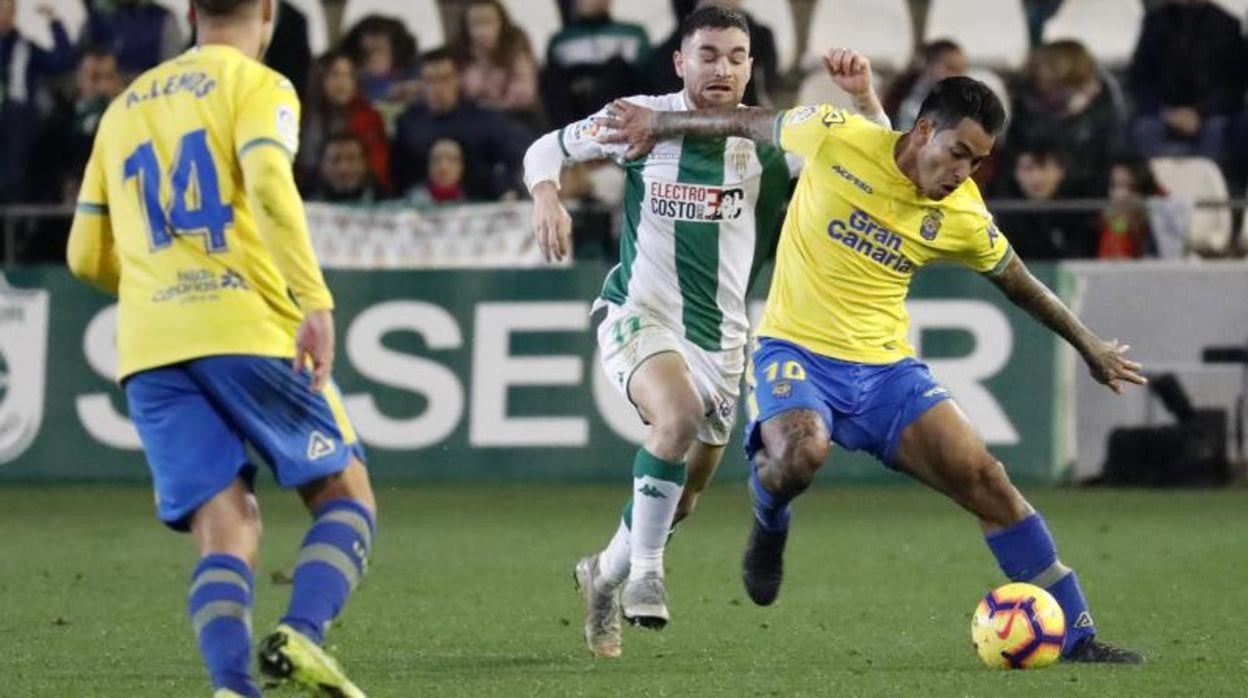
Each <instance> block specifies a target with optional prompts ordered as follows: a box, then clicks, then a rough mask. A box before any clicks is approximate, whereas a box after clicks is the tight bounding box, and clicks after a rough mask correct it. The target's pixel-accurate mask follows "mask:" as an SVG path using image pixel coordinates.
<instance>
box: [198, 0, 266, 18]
mask: <svg viewBox="0 0 1248 698" xmlns="http://www.w3.org/2000/svg"><path fill="white" fill-rule="evenodd" d="M257 1H258V0H194V2H195V11H196V12H198V13H200V14H202V15H205V16H207V17H229V16H230V15H232V14H234V13H235V12H238V11H239V10H240V9H242V8H243V7H245V6H247V5H254V4H256V2H257Z"/></svg>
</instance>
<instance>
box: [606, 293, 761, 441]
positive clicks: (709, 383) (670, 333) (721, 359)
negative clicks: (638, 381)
mask: <svg viewBox="0 0 1248 698" xmlns="http://www.w3.org/2000/svg"><path fill="white" fill-rule="evenodd" d="M606 307H607V316H606V318H605V319H603V321H602V322H601V323H600V324H599V325H598V348H599V349H600V350H601V352H602V367H603V369H605V370H606V372H607V376H609V377H610V378H611V384H612V385H614V386H615V387H616V389H617V390H619V391H620V393H621V394H622V395H624V398H625V399H627V400H629V401H630V402H632V400H631V398H629V397H628V384H629V381H630V380H632V377H633V372H634V371H636V370H637V367H638V366H640V365H641V364H642V362H644V361H645V360H646V359H648V358H650V357H652V356H654V355H655V354H661V353H663V352H668V351H670V352H675V353H677V354H680V355H681V357H683V358H684V360H685V366H687V367H688V368H689V373H690V374H692V375H693V384H694V385H695V386H696V387H697V389H698V394H699V395H700V396H701V398H702V405H703V407H704V410H705V411H704V413H703V414H704V419H703V420H702V424H701V425H700V426H699V427H698V441H701V442H702V443H704V444H707V445H709V446H723V445H724V444H727V443H728V439H729V437H731V436H732V425H733V422H734V421H735V419H736V415H737V397H738V396H739V395H740V392H741V375H742V373H743V372H744V371H745V347H741V348H738V349H727V350H724V351H707V350H706V349H703V348H701V347H699V346H697V345H695V344H694V343H692V342H690V341H689V340H688V339H685V337H684V336H683V335H681V334H680V333H679V332H677V331H675V330H672V329H671V328H668V327H667V326H665V325H662V324H660V323H659V322H658V321H657V320H656V319H655V318H654V317H653V316H651V315H650V314H648V313H646V312H645V311H644V310H639V309H637V308H629V307H623V306H618V305H615V304H612V303H607V304H606ZM643 419H644V417H643Z"/></svg>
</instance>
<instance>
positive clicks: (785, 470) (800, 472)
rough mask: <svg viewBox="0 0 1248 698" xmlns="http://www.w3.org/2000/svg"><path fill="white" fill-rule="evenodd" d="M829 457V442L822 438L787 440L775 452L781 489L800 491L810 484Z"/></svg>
mask: <svg viewBox="0 0 1248 698" xmlns="http://www.w3.org/2000/svg"><path fill="white" fill-rule="evenodd" d="M827 457H828V444H827V442H825V441H823V440H822V439H817V438H802V439H795V440H792V441H786V442H785V443H784V444H782V445H781V447H780V449H779V453H777V454H775V458H774V462H775V465H776V466H777V470H778V475H779V480H780V482H779V483H777V484H779V486H780V488H781V491H786V492H800V491H802V490H804V489H806V488H807V487H808V486H810V483H811V482H812V481H813V480H814V479H815V473H817V472H818V471H819V468H820V467H822V466H823V461H824V460H825V459H826V458H827Z"/></svg>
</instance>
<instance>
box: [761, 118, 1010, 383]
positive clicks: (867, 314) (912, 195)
mask: <svg viewBox="0 0 1248 698" xmlns="http://www.w3.org/2000/svg"><path fill="white" fill-rule="evenodd" d="M776 129H777V135H776V140H777V142H779V143H780V145H781V146H782V147H783V148H784V149H785V150H787V151H790V152H793V153H796V154H798V155H801V156H802V157H803V158H804V159H805V161H806V165H805V167H804V168H803V169H802V174H801V177H800V178H799V179H798V183H797V187H796V189H795V191H794V194H793V198H792V200H791V201H790V203H789V212H788V215H787V216H786V217H785V222H784V230H783V232H782V233H781V237H780V244H779V247H778V248H777V251H776V268H775V273H774V275H773V277H772V284H771V291H770V293H769V295H768V299H767V307H766V310H765V311H764V314H763V321H762V323H761V325H760V326H759V328H758V331H757V334H758V335H759V336H763V337H776V338H780V339H786V340H788V341H792V342H795V343H797V344H800V345H802V346H804V347H806V348H807V349H810V350H811V351H814V352H817V353H820V354H823V355H825V356H831V357H833V358H837V359H841V360H845V361H854V362H860V363H870V364H885V363H892V362H894V361H898V360H900V359H902V358H905V357H907V356H913V355H914V349H913V347H912V346H911V345H910V343H909V342H908V341H907V332H908V330H909V322H910V318H909V316H908V314H907V313H906V306H905V300H906V295H907V293H908V292H909V288H910V281H911V279H912V278H913V277H914V274H915V272H917V271H918V269H920V268H921V267H922V266H923V265H925V264H927V263H928V262H932V261H939V260H947V261H956V262H959V263H962V264H965V265H967V266H969V267H971V268H973V269H975V270H977V271H980V272H985V273H991V272H993V271H994V270H997V269H1000V268H1003V267H1004V265H1005V263H1006V262H1008V255H1009V244H1008V242H1006V240H1005V237H1004V236H1002V235H1001V233H1000V232H999V231H998V230H997V228H996V226H995V225H993V223H992V217H991V216H990V215H989V214H988V211H987V209H986V208H985V207H984V204H983V200H982V199H981V198H980V196H979V191H978V189H976V188H975V184H974V182H971V181H969V180H968V181H967V182H966V183H965V184H963V186H962V187H960V188H959V189H958V190H956V191H955V192H953V194H951V195H950V196H949V197H946V198H945V199H944V200H941V201H933V200H931V199H928V198H926V197H925V196H923V195H921V194H919V193H918V191H917V190H916V188H915V186H914V184H913V183H912V182H911V181H910V180H909V179H908V178H907V177H906V176H905V175H904V174H903V173H902V172H901V171H900V170H899V169H898V167H897V164H896V161H895V159H894V147H895V146H896V144H897V139H898V138H900V137H901V134H899V133H897V132H894V131H891V130H889V129H886V128H884V127H882V126H879V125H877V124H875V123H873V122H871V121H869V120H867V119H865V118H863V117H861V116H857V115H853V114H849V113H848V112H845V111H843V110H840V109H837V108H835V107H831V106H829V105H821V106H817V107H813V106H806V107H797V108H795V109H791V110H789V111H788V112H784V113H781V114H780V115H779V116H778V117H777V120H776Z"/></svg>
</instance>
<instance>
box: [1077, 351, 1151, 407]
mask: <svg viewBox="0 0 1248 698" xmlns="http://www.w3.org/2000/svg"><path fill="white" fill-rule="evenodd" d="M1130 348H1131V345H1130V344H1119V343H1118V340H1116V339H1115V340H1113V341H1110V342H1105V341H1101V340H1097V344H1096V346H1094V347H1093V348H1092V350H1091V351H1090V352H1088V354H1087V355H1086V356H1084V357H1083V359H1084V361H1087V362H1088V370H1089V371H1090V372H1091V373H1092V378H1094V379H1095V380H1096V382H1097V383H1100V384H1101V385H1104V386H1106V387H1107V388H1109V389H1110V390H1112V391H1114V392H1115V393H1118V394H1119V395H1121V394H1122V388H1123V385H1122V384H1123V383H1124V382H1125V383H1135V384H1136V385H1147V384H1148V379H1147V378H1145V377H1144V376H1142V375H1140V369H1142V368H1143V367H1142V366H1140V364H1138V363H1136V362H1134V361H1131V360H1130V359H1128V358H1127V356H1126V354H1127V350H1129V349H1130Z"/></svg>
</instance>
